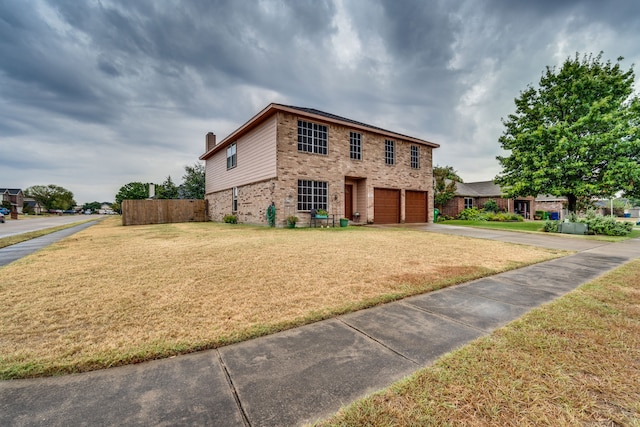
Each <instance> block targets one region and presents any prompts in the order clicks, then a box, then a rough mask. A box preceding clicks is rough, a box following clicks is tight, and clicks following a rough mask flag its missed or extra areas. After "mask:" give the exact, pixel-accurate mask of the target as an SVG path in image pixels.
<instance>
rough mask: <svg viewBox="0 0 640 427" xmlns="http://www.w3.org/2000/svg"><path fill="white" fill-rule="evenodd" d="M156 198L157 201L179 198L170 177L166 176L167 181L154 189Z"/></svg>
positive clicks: (176, 188) (176, 187)
mask: <svg viewBox="0 0 640 427" xmlns="http://www.w3.org/2000/svg"><path fill="white" fill-rule="evenodd" d="M156 196H157V198H158V199H178V198H180V195H179V192H178V186H177V185H175V184H174V183H173V181H172V180H171V175H169V176H167V179H166V180H165V181H164V182H163V183H162V184H161V185H158V186H157V187H156Z"/></svg>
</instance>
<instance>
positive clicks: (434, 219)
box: [433, 209, 440, 222]
mask: <svg viewBox="0 0 640 427" xmlns="http://www.w3.org/2000/svg"><path fill="white" fill-rule="evenodd" d="M438 215H440V211H439V210H438V209H434V210H433V222H438Z"/></svg>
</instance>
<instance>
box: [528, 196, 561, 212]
mask: <svg viewBox="0 0 640 427" xmlns="http://www.w3.org/2000/svg"><path fill="white" fill-rule="evenodd" d="M535 202H536V203H535V209H534V212H535V211H545V212H559V213H560V216H562V212H564V210H565V209H567V203H568V201H567V198H566V197H564V196H552V195H550V194H541V195H539V196H538V197H536V200H535Z"/></svg>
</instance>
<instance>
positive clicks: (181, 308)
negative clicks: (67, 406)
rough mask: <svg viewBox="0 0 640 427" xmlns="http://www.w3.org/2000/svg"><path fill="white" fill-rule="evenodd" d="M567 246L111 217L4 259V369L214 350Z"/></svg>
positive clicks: (29, 370) (81, 366) (0, 299)
mask: <svg viewBox="0 0 640 427" xmlns="http://www.w3.org/2000/svg"><path fill="white" fill-rule="evenodd" d="M564 254H565V253H564V252H561V251H551V250H547V249H541V248H534V247H526V246H520V245H513V244H506V243H499V242H494V241H488V240H479V239H470V238H463V237H455V236H446V235H438V234H431V233H425V232H421V231H414V230H398V229H371V228H355V227H350V228H347V229H335V230H334V229H294V230H289V229H269V228H258V227H248V226H232V225H228V224H214V223H188V224H164V225H156V226H131V227H122V226H121V225H120V224H119V222H118V219H117V218H109V219H107V220H105V221H102V222H101V223H100V224H97V225H95V226H92V227H90V228H89V229H87V230H84V231H82V232H80V233H77V234H75V235H73V236H71V237H69V238H67V239H65V240H63V241H61V242H59V243H57V244H54V245H52V246H50V247H48V248H45V249H43V250H42V251H39V252H37V253H35V254H33V255H31V256H29V257H26V258H24V259H22V260H19V261H17V262H15V263H13V264H10V265H8V266H5V267H3V268H0V272H2V276H3V277H4V278H10V279H11V280H3V281H2V284H1V285H0V378H5V379H6V378H19V377H31V376H41V375H55V374H60V373H69V372H79V371H86V370H92V369H99V368H104V367H109V366H115V365H121V364H126V363H135V362H139V361H143V360H149V359H153V358H159V357H167V356H170V355H174V354H179V353H184V352H189V351H195V350H199V349H205V348H214V347H218V346H221V345H225V344H228V343H231V342H237V341H241V340H244V339H248V338H252V337H255V336H259V335H263V334H267V333H272V332H274V331H277V330H281V329H285V328H289V327H292V326H296V325H300V324H304V323H309V322H312V321H316V320H319V319H323V318H327V317H331V316H333V315H336V314H339V313H344V312H348V311H352V310H357V309H360V308H364V307H368V306H372V305H375V304H379V303H382V302H387V301H391V300H394V299H398V298H401V297H404V296H407V295H412V294H417V293H422V292H426V291H429V290H433V289H437V288H440V287H443V286H448V285H451V284H454V283H460V282H463V281H467V280H470V279H473V278H478V277H482V276H486V275H490V274H494V273H497V272H499V271H504V270H507V269H512V268H515V267H519V266H522V265H526V264H531V263H533V262H538V261H542V260H546V259H550V258H553V257H557V256H560V255H564Z"/></svg>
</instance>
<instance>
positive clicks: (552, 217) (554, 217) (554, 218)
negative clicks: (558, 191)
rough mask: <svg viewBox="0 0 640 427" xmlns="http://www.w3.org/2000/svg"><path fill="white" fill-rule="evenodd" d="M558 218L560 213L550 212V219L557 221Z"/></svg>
mask: <svg viewBox="0 0 640 427" xmlns="http://www.w3.org/2000/svg"><path fill="white" fill-rule="evenodd" d="M559 219H560V214H559V213H558V212H551V221H558V220H559Z"/></svg>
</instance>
